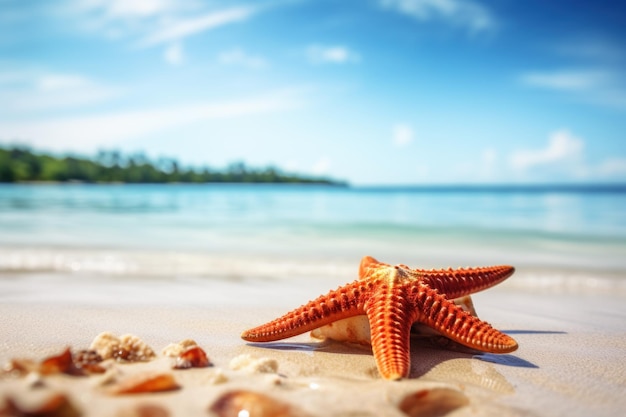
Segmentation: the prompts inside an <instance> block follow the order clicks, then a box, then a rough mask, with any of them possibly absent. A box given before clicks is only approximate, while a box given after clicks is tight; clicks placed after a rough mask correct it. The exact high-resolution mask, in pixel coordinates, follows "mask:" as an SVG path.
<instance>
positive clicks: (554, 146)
mask: <svg viewBox="0 0 626 417" xmlns="http://www.w3.org/2000/svg"><path fill="white" fill-rule="evenodd" d="M583 148H584V142H583V140H582V139H580V138H578V137H576V136H574V135H572V134H571V133H570V132H569V131H568V130H559V131H556V132H554V133H552V134H551V135H550V137H549V138H548V145H547V147H545V148H543V149H536V150H520V151H517V152H515V153H513V155H512V156H511V165H512V167H513V168H514V169H516V170H519V171H526V170H528V169H529V168H532V167H535V166H540V165H548V164H560V163H567V162H570V163H571V162H574V163H576V162H578V161H579V160H580V158H581V156H582V151H583Z"/></svg>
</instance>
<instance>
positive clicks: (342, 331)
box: [311, 315, 372, 346]
mask: <svg viewBox="0 0 626 417" xmlns="http://www.w3.org/2000/svg"><path fill="white" fill-rule="evenodd" d="M311 337H313V338H315V339H321V340H325V339H332V340H336V341H338V342H349V343H357V344H359V345H367V346H369V345H371V344H372V336H371V333H370V322H369V320H368V318H367V316H365V315H361V316H355V317H350V318H348V319H343V320H337V321H335V322H333V323H330V324H327V325H326V326H322V327H319V328H317V329H315V330H313V331H311Z"/></svg>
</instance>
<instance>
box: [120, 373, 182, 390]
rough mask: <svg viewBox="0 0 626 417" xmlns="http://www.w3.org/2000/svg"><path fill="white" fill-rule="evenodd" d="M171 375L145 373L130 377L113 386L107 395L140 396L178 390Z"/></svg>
mask: <svg viewBox="0 0 626 417" xmlns="http://www.w3.org/2000/svg"><path fill="white" fill-rule="evenodd" d="M179 388H180V386H179V385H178V384H177V383H176V380H175V379H174V376H172V374H163V373H161V374H159V373H153V372H147V373H143V374H138V375H132V376H130V377H128V378H126V379H123V380H121V381H120V382H118V383H116V384H114V385H112V386H111V388H110V389H109V393H111V394H115V395H119V394H141V393H149V392H162V391H173V390H177V389H179Z"/></svg>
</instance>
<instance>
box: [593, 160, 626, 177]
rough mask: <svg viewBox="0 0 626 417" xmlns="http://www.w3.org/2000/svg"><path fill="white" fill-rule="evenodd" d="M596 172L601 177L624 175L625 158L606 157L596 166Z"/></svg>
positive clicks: (625, 168)
mask: <svg viewBox="0 0 626 417" xmlns="http://www.w3.org/2000/svg"><path fill="white" fill-rule="evenodd" d="M598 173H599V174H600V175H601V176H603V177H612V176H625V175H626V158H608V159H606V160H604V162H602V163H601V164H600V166H599V167H598Z"/></svg>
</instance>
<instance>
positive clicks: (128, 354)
mask: <svg viewBox="0 0 626 417" xmlns="http://www.w3.org/2000/svg"><path fill="white" fill-rule="evenodd" d="M90 349H91V350H94V351H96V352H97V353H98V355H100V356H101V357H102V359H110V358H113V359H116V360H118V361H122V362H145V361H148V360H150V359H152V358H154V357H155V356H156V354H155V353H154V351H153V350H152V348H150V346H148V345H147V344H146V342H144V341H143V340H141V339H140V338H138V337H137V336H134V335H132V334H126V335H123V336H120V337H119V338H118V337H117V336H115V335H113V334H112V333H109V332H104V333H100V334H99V335H98V336H96V338H95V339H94V340H93V342H91V346H90Z"/></svg>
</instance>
